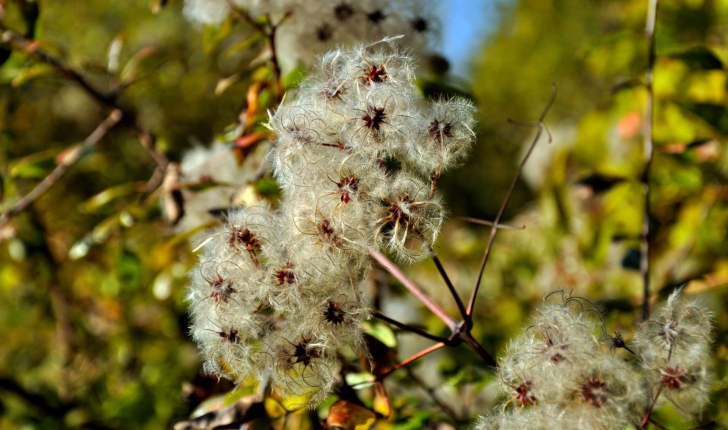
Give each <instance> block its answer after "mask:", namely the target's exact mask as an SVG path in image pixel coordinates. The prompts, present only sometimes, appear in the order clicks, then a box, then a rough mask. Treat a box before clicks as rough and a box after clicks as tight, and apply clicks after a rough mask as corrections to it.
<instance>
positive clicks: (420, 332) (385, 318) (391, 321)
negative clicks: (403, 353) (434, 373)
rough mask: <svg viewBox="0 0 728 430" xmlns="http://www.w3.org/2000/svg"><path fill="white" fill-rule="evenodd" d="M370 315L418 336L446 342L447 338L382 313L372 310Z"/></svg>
mask: <svg viewBox="0 0 728 430" xmlns="http://www.w3.org/2000/svg"><path fill="white" fill-rule="evenodd" d="M372 316H373V317H374V318H378V319H380V320H382V321H384V322H386V323H389V324H391V325H393V326H395V327H397V328H400V329H402V330H405V331H408V332H411V333H415V334H418V335H420V336H422V337H424V338H426V339H430V340H434V341H435V342H444V343H447V342H448V340H447V339H445V338H443V337H440V336H435V335H434V334H430V333H427V332H426V331H424V330H421V329H419V328H417V327H413V326H411V325H408V324H405V323H401V322H399V321H397V320H394V319H392V318H389V317H388V316H386V315H382V314H381V313H379V312H377V311H374V312H372Z"/></svg>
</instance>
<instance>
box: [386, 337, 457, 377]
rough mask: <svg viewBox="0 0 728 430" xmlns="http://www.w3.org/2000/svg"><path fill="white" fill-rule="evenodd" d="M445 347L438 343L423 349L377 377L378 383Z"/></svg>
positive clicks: (442, 343) (443, 344) (444, 344)
mask: <svg viewBox="0 0 728 430" xmlns="http://www.w3.org/2000/svg"><path fill="white" fill-rule="evenodd" d="M444 346H446V343H444V342H438V343H436V344H434V345H432V346H431V347H429V348H426V349H423V350H422V351H420V352H418V353H417V354H415V355H413V356H411V357H409V358H407V359H406V360H403V361H401V362H400V363H398V364H397V365H396V366H394V367H392V368H391V369H389V370H388V371H386V372H385V373H383V374H381V375H379V376H378V377H377V381H381V380H383V379H384V378H386V377H387V376H389V375H391V374H392V373H394V372H395V371H397V370H399V369H401V368H403V367H405V366H407V365H408V364H411V363H413V362H415V361H417V360H419V359H420V358H422V357H424V356H426V355H427V354H430V353H432V352H435V351H437V350H438V349H440V348H442V347H444Z"/></svg>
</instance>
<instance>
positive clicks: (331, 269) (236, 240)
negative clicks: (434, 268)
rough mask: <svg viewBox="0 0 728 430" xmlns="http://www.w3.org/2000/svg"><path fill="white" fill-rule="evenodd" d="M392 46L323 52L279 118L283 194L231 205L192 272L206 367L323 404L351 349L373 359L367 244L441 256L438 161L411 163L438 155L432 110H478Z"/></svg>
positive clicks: (276, 156)
mask: <svg viewBox="0 0 728 430" xmlns="http://www.w3.org/2000/svg"><path fill="white" fill-rule="evenodd" d="M342 4H343V3H342ZM391 42H392V40H391V39H386V40H384V41H383V42H379V43H374V44H371V45H367V46H364V45H360V46H359V47H357V48H356V49H355V50H353V51H342V50H339V51H336V52H333V53H329V54H326V55H324V57H323V59H322V61H321V64H320V65H319V67H318V68H317V69H316V71H315V72H314V73H312V74H311V75H310V76H309V78H308V79H307V81H306V82H305V83H304V84H303V85H302V86H301V88H300V89H299V90H297V91H295V92H293V93H291V94H289V95H288V97H287V98H286V101H285V102H284V103H283V104H282V105H281V106H280V107H279V108H278V109H277V110H276V112H275V113H274V114H272V115H271V118H270V122H269V124H268V126H269V127H270V128H271V129H272V130H273V131H274V132H275V134H276V135H277V139H276V141H275V144H274V149H273V151H272V152H271V154H270V156H269V158H270V160H271V161H272V164H273V169H274V174H275V176H276V178H277V179H278V181H279V182H280V184H281V185H282V189H283V197H282V201H281V202H280V205H279V207H278V208H277V209H276V210H272V209H271V208H270V207H268V206H256V207H248V208H241V209H236V210H234V211H232V212H231V213H230V214H229V215H228V217H227V222H226V225H225V226H224V227H222V228H221V229H219V231H218V232H216V233H214V234H213V235H212V236H211V237H210V239H209V240H208V241H207V242H206V243H205V245H204V246H203V249H202V252H201V259H200V262H199V264H198V267H197V268H196V269H195V270H194V271H193V272H192V275H191V280H192V282H191V284H192V285H191V286H190V294H189V298H190V302H191V313H192V320H193V326H192V331H193V337H194V338H195V340H196V341H197V342H198V343H199V345H200V348H201V350H202V351H203V356H204V357H205V359H206V364H205V368H206V369H207V370H208V371H210V372H212V373H216V374H218V375H221V376H226V377H230V378H232V379H233V380H235V381H242V380H243V379H246V378H255V379H258V380H265V379H266V375H270V376H269V378H270V383H271V384H272V387H273V389H274V390H276V391H278V392H280V393H282V394H283V395H289V394H292V395H297V396H308V398H309V402H310V403H311V404H314V403H318V402H319V401H321V400H323V399H324V398H325V397H326V395H327V394H328V393H330V391H331V390H332V389H333V386H334V383H335V377H334V375H336V372H337V369H338V361H337V360H338V357H339V355H340V352H341V350H342V349H344V348H348V349H351V350H353V351H354V352H355V353H357V354H359V355H361V356H365V357H366V356H368V352H367V351H366V348H365V346H364V342H363V331H362V322H363V321H364V320H366V319H367V318H368V317H369V315H370V313H369V310H368V306H367V302H366V300H365V298H364V297H363V296H362V294H361V292H360V291H359V284H360V283H361V281H362V280H363V279H364V276H365V275H366V273H367V270H368V267H369V264H370V259H369V253H368V251H367V248H368V247H373V248H375V249H383V250H386V251H388V252H390V253H391V254H393V255H395V256H396V257H398V258H399V259H401V260H408V261H412V260H416V259H421V258H424V257H425V256H427V255H428V254H429V252H430V249H431V247H432V245H433V243H434V241H435V239H436V238H437V235H438V233H439V230H440V226H441V224H442V221H443V218H444V210H443V208H442V204H441V202H440V199H439V197H438V196H436V195H435V193H434V186H433V184H432V182H431V178H430V177H429V176H428V175H429V173H430V172H429V168H428V169H426V170H427V171H426V172H423V171H422V170H421V169H417V168H413V167H412V166H411V165H412V164H415V163H417V162H423V163H424V161H423V160H424V159H425V158H427V156H432V157H437V156H438V155H437V153H436V152H437V151H431V150H427V149H426V150H424V151H421V152H420V153H419V154H418V156H417V157H413V156H412V155H411V153H412V148H415V147H418V145H419V146H422V147H423V148H426V144H424V143H423V141H421V139H419V137H420V136H421V135H422V133H424V132H426V130H427V124H428V121H431V120H430V119H428V117H426V116H424V115H422V112H436V113H435V115H441V116H442V118H453V121H455V119H454V118H458V119H457V121H459V123H458V124H459V125H460V124H472V121H473V120H472V118H469V119H468V118H464V117H463V115H464V112H469V113H470V114H471V115H472V110H468V109H465V110H463V109H459V108H457V106H459V103H460V102H453V103H449V102H438V103H437V104H436V106H435V107H430V104H429V103H428V102H427V101H425V100H423V99H421V98H417V97H415V96H414V95H415V94H416V90H415V87H414V85H413V79H414V74H413V70H414V66H413V62H412V59H411V58H410V57H409V56H408V55H406V54H405V53H403V51H401V50H400V49H399V48H397V47H396V46H394V45H392V44H391ZM448 106H453V108H454V109H455V108H457V109H455V110H457V112H456V111H455V110H454V111H453V112H452V113H449V112H448ZM458 109H459V110H458ZM457 133H461V132H460V131H458V132H457ZM457 133H455V132H453V133H450V134H451V135H452V137H453V138H454V136H455V135H456V134H457ZM445 134H447V133H445ZM443 136H444V134H443ZM457 136H458V137H457V139H460V140H461V141H462V142H460V143H458V145H462V146H469V145H470V142H471V140H468V141H467V142H465V139H466V138H465V137H464V136H466V135H465V134H462V133H461V134H458V135H457ZM467 136H469V138H468V139H471V138H472V136H471V135H467ZM447 137H448V138H450V137H451V136H447ZM423 145H425V146H423ZM445 152H447V151H445ZM443 153H444V152H443ZM426 154H430V155H426ZM441 158H442V157H441ZM435 164H437V163H435ZM430 165H434V164H433V163H430ZM438 165H439V164H438Z"/></svg>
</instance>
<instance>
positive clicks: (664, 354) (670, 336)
mask: <svg viewBox="0 0 728 430" xmlns="http://www.w3.org/2000/svg"><path fill="white" fill-rule="evenodd" d="M711 319H712V314H711V313H710V312H709V311H707V310H706V309H705V308H704V307H702V306H701V305H699V304H698V303H696V302H694V301H689V300H686V299H684V298H682V297H680V290H676V291H675V292H674V293H672V294H671V295H670V297H669V298H668V300H667V303H666V304H665V305H664V306H663V307H662V308H661V309H659V310H658V311H657V312H655V314H654V316H653V317H652V318H651V319H650V320H648V321H646V322H644V323H643V324H641V325H640V327H639V329H638V330H637V333H636V335H635V339H634V344H635V346H636V349H637V353H638V354H639V358H640V363H641V366H642V368H643V369H644V372H645V375H646V377H647V378H648V380H649V383H650V387H651V389H652V391H653V392H655V391H657V390H658V389H660V387H662V390H663V398H662V399H663V400H661V403H664V402H667V401H669V402H671V403H672V404H673V405H675V407H676V408H678V409H679V410H681V411H682V412H684V413H686V414H687V415H689V416H694V415H697V414H699V413H700V412H701V411H702V410H703V408H704V406H705V405H706V404H707V402H708V388H709V385H710V382H711V372H710V368H711V366H710V364H711V363H710V344H711Z"/></svg>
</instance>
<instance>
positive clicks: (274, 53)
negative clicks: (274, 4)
mask: <svg viewBox="0 0 728 430" xmlns="http://www.w3.org/2000/svg"><path fill="white" fill-rule="evenodd" d="M290 16H291V13H290V12H288V13H286V14H285V15H284V16H283V18H281V19H280V21H278V22H277V23H275V24H273V23H271V25H270V31H269V32H268V47H269V48H270V62H271V63H272V64H273V75H274V76H275V81H276V95H277V96H278V100H281V99H282V97H283V84H282V83H281V78H282V72H281V65H280V64H279V63H278V50H277V48H276V32H277V31H278V26H280V25H281V24H283V22H284V21H285V20H286V19H288V17H290ZM268 21H269V22H270V16H269V17H268Z"/></svg>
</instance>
